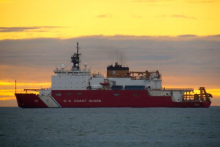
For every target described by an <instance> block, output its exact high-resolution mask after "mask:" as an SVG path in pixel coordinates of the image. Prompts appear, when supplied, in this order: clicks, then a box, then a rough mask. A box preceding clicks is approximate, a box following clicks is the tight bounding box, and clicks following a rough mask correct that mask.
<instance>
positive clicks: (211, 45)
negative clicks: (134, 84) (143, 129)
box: [0, 0, 220, 107]
mask: <svg viewBox="0 0 220 147" xmlns="http://www.w3.org/2000/svg"><path fill="white" fill-rule="evenodd" d="M219 18H220V1H219V0H93V1H90V0H78V1H76V0H37V1H36V0H0V107H1V106H17V104H16V100H15V97H14V81H15V80H17V81H18V84H17V87H18V90H19V91H21V90H22V89H23V88H40V87H44V88H46V87H50V80H51V75H52V74H53V69H54V68H55V66H60V64H62V63H64V64H65V65H67V66H69V67H70V66H71V63H70V56H71V54H73V53H74V51H75V46H76V42H77V41H78V42H80V47H81V50H80V51H81V53H82V54H83V56H82V60H83V63H84V62H87V63H88V65H89V66H91V68H92V71H96V72H101V73H103V74H105V73H106V71H105V70H106V66H107V65H109V64H111V63H114V62H115V61H116V60H117V58H119V57H120V58H121V59H122V60H121V62H122V64H124V65H126V66H127V65H128V66H129V67H130V69H131V70H133V71H145V70H146V69H148V70H159V71H161V72H162V75H163V86H164V87H176V88H183V87H184V88H185V87H186V88H187V87H189V88H194V89H198V87H200V86H204V87H206V89H207V91H208V92H210V93H212V94H213V95H214V98H213V99H212V101H213V103H212V105H219V106H220V78H219V76H220V19H219Z"/></svg>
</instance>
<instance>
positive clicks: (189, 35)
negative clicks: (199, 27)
mask: <svg viewBox="0 0 220 147" xmlns="http://www.w3.org/2000/svg"><path fill="white" fill-rule="evenodd" d="M178 37H186V38H188V37H198V36H197V35H192V34H186V35H179V36H178Z"/></svg>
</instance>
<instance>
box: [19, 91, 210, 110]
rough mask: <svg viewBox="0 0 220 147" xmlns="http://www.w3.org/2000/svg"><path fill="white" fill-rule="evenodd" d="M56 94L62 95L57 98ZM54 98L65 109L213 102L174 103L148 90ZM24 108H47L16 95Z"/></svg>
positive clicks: (34, 98)
mask: <svg viewBox="0 0 220 147" xmlns="http://www.w3.org/2000/svg"><path fill="white" fill-rule="evenodd" d="M56 93H60V94H61V95H60V96H57V95H56ZM52 97H53V98H54V99H55V100H56V102H57V103H58V104H59V105H60V106H61V107H63V108H78V107H182V108H185V107H206V108H208V107H209V106H210V105H211V102H173V101H172V98H171V96H150V95H148V91H146V90H118V91H116V90H77V91H73V90H53V91H52ZM16 98H17V102H18V106H19V107H22V108H27V107H28V108H47V107H48V106H47V105H46V104H44V102H43V101H42V100H41V99H40V98H39V97H38V96H37V95H35V94H16Z"/></svg>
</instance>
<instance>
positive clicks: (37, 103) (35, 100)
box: [15, 93, 47, 108]
mask: <svg viewBox="0 0 220 147" xmlns="http://www.w3.org/2000/svg"><path fill="white" fill-rule="evenodd" d="M15 96H16V99H17V103H18V106H19V107H21V108H47V105H46V104H44V102H43V101H42V100H41V99H40V98H39V97H38V95H36V94H18V93H16V94H15Z"/></svg>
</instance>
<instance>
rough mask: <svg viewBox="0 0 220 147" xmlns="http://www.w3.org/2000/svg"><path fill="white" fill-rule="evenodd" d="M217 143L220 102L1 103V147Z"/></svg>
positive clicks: (212, 146) (211, 146)
mask: <svg viewBox="0 0 220 147" xmlns="http://www.w3.org/2000/svg"><path fill="white" fill-rule="evenodd" d="M13 146H16V147H25V146H27V147H32V146H39V147H42V146H43V147H48V146H51V147H56V146H57V147H58V146H59V147H61V146H76V147H84V146H85V147H87V146H88V147H115V146H116V147H117V146H120V147H121V146H122V147H146V146H152V147H157V146H158V147H161V146H164V147H171V146H178V147H187V146H193V147H220V107H210V108H208V109H207V108H63V109H59V108H53V109H22V108H0V147H13Z"/></svg>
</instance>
